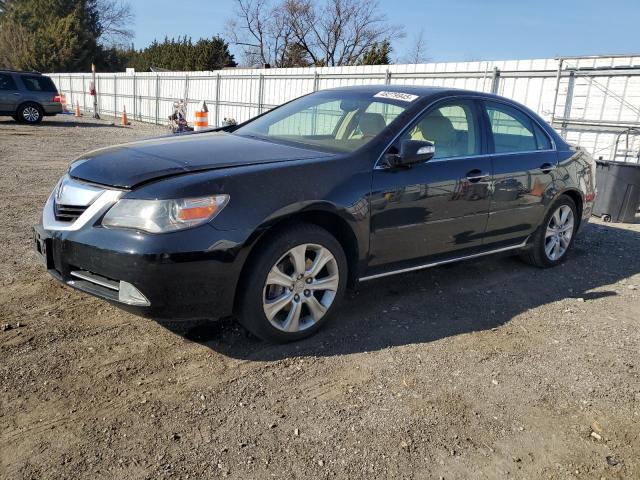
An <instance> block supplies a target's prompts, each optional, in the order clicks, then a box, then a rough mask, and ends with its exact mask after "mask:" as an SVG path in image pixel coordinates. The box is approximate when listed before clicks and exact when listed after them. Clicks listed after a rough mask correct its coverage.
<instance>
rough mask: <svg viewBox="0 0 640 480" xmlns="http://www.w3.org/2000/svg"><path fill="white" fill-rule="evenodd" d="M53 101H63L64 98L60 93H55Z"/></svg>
mask: <svg viewBox="0 0 640 480" xmlns="http://www.w3.org/2000/svg"><path fill="white" fill-rule="evenodd" d="M53 101H54V102H58V103H62V98H61V97H60V95H55V96H54V97H53Z"/></svg>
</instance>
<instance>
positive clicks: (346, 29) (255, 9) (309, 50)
mask: <svg viewBox="0 0 640 480" xmlns="http://www.w3.org/2000/svg"><path fill="white" fill-rule="evenodd" d="M236 6H237V9H236V10H237V11H236V14H237V19H235V20H231V21H230V22H229V25H228V30H229V34H230V36H231V39H232V42H233V43H235V44H237V45H241V46H242V47H243V50H244V55H245V60H246V61H248V62H249V64H253V65H255V64H256V63H269V64H272V65H274V66H280V65H283V64H285V63H288V62H290V61H291V58H292V55H290V53H291V49H295V51H296V52H297V53H298V54H299V53H301V52H304V55H303V57H301V58H305V60H306V59H308V60H309V61H310V62H311V63H313V64H315V65H329V66H334V65H354V64H357V63H358V62H360V61H361V60H362V57H363V55H364V53H365V52H366V51H367V50H368V49H370V48H371V47H372V45H374V44H376V43H378V42H381V41H383V40H393V39H396V38H399V37H402V36H403V35H404V32H403V30H402V28H399V27H394V26H393V25H390V24H389V22H388V21H387V18H386V17H385V15H384V14H382V13H381V12H380V9H379V6H378V3H377V1H376V0H324V1H322V2H318V1H317V0H236ZM256 60H257V61H256ZM285 60H286V61H285Z"/></svg>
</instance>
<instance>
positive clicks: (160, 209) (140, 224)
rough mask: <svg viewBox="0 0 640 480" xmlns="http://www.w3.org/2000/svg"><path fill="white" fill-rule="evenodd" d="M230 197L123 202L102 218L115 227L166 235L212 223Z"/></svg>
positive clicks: (120, 201) (104, 222)
mask: <svg viewBox="0 0 640 480" xmlns="http://www.w3.org/2000/svg"><path fill="white" fill-rule="evenodd" d="M228 201H229V195H213V196H210V197H201V198H184V199H179V200H129V199H122V200H119V201H118V202H117V203H116V204H115V205H114V206H113V207H111V209H110V210H109V211H108V212H107V214H106V215H105V216H104V218H103V219H102V225H104V226H105V227H112V228H133V229H136V230H143V231H145V232H149V233H164V232H173V231H175V230H182V229H184V228H189V227H195V226H196V225H201V224H203V223H206V222H208V221H209V220H211V219H212V218H213V217H215V216H216V215H217V214H218V213H220V211H221V210H222V209H223V208H224V207H225V205H226V204H227V202H228Z"/></svg>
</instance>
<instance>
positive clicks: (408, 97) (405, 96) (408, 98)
mask: <svg viewBox="0 0 640 480" xmlns="http://www.w3.org/2000/svg"><path fill="white" fill-rule="evenodd" d="M374 97H375V98H389V99H391V100H400V101H402V102H413V101H414V100H415V99H416V98H418V95H412V94H410V93H402V92H378V93H376V94H375V95H374Z"/></svg>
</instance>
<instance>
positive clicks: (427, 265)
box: [359, 237, 529, 282]
mask: <svg viewBox="0 0 640 480" xmlns="http://www.w3.org/2000/svg"><path fill="white" fill-rule="evenodd" d="M528 241H529V237H527V238H526V239H525V240H524V241H523V242H522V243H519V244H518V245H510V246H508V247H501V248H496V249H495V250H487V251H486V252H479V253H474V254H472V255H465V256H462V257H453V258H446V259H443V260H438V261H435V262H431V263H425V264H423V265H416V266H415V267H409V268H403V269H401V270H391V271H389V272H383V273H377V274H375V275H369V276H367V277H360V279H359V281H360V282H366V281H368V280H375V279H376V278H382V277H388V276H391V275H398V274H400V273H407V272H414V271H416V270H424V269H426V268H431V267H437V266H438V265H445V264H447V263H454V262H461V261H463V260H470V259H472V258H477V257H484V256H485V255H492V254H494V253H500V252H507V251H509V250H518V249H520V248H524V247H525V246H526V245H527V242H528Z"/></svg>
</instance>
